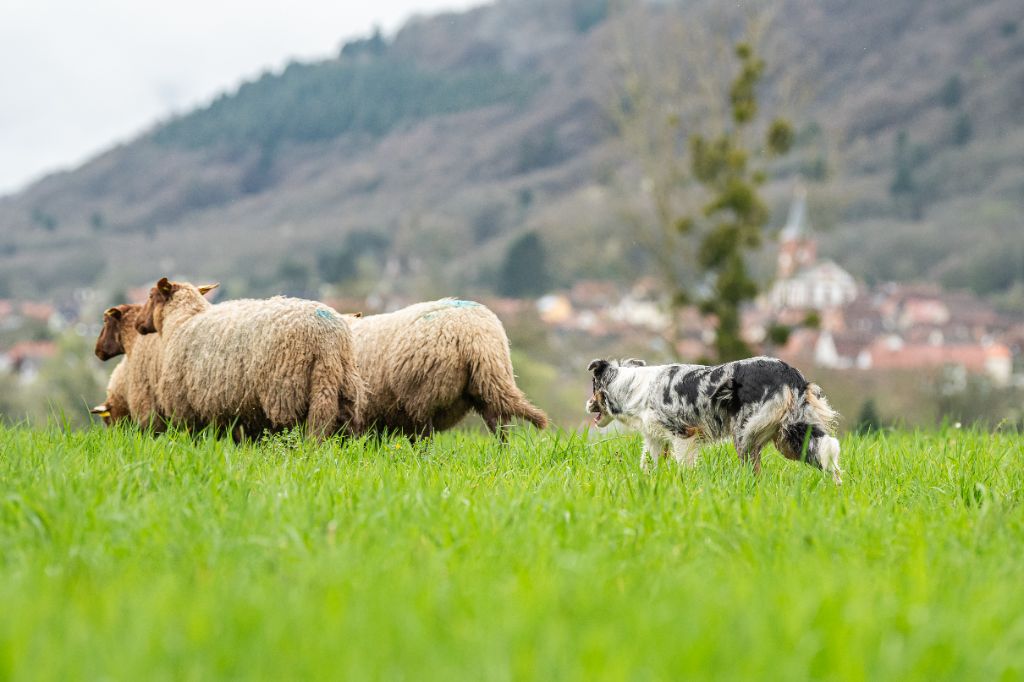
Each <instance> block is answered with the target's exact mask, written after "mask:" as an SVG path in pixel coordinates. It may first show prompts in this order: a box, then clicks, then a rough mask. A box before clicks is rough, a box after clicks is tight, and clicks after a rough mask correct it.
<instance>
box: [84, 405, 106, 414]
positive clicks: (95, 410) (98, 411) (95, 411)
mask: <svg viewBox="0 0 1024 682" xmlns="http://www.w3.org/2000/svg"><path fill="white" fill-rule="evenodd" d="M89 414H98V415H99V416H101V417H109V416H110V408H109V407H107V406H106V405H97V406H96V407H94V408H92V409H91V410H89Z"/></svg>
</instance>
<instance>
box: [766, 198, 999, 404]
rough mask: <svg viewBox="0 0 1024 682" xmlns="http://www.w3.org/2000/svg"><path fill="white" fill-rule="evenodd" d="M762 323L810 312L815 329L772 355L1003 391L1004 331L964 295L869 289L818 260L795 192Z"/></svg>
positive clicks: (995, 317)
mask: <svg viewBox="0 0 1024 682" xmlns="http://www.w3.org/2000/svg"><path fill="white" fill-rule="evenodd" d="M762 308H763V311H762V317H765V318H769V317H771V318H773V319H776V320H780V321H782V322H783V323H785V324H790V325H797V326H799V325H800V324H801V322H802V321H803V320H806V319H807V315H808V313H810V312H814V313H815V314H816V315H817V317H818V320H819V326H818V328H809V327H806V326H804V327H802V328H798V329H796V330H795V331H794V332H793V333H792V334H791V335H790V338H789V340H788V342H787V343H786V346H785V347H784V348H782V349H781V350H780V352H779V354H780V355H781V356H783V357H787V358H790V359H792V360H794V361H801V360H803V361H807V360H808V359H809V360H811V361H813V362H814V364H816V365H818V366H820V367H829V368H833V369H861V370H918V369H927V368H935V367H943V366H955V367H959V368H962V369H964V370H966V371H967V372H971V373H975V374H984V375H987V376H988V377H989V378H990V379H991V380H992V381H993V382H994V383H996V384H998V385H1006V384H1008V383H1009V382H1010V380H1011V378H1012V374H1013V353H1012V351H1011V347H1010V345H1008V343H1007V342H1005V341H1004V340H1003V339H1004V338H1005V334H1006V333H1007V332H1008V331H1009V330H1010V328H1011V326H1012V325H1011V324H1010V323H1009V322H1008V321H1007V320H1005V319H1004V318H1002V317H1001V316H1000V315H999V314H997V313H996V311H995V310H994V309H993V308H992V307H991V306H989V305H987V304H985V303H984V302H983V301H980V300H979V299H977V298H976V297H974V296H972V295H970V294H968V293H963V292H945V291H943V290H942V289H941V288H940V287H938V286H936V285H931V284H917V285H905V284H896V283H890V284H887V285H884V286H881V287H878V288H876V289H874V290H871V291H869V290H867V289H866V288H865V287H863V286H861V285H860V284H859V283H858V282H857V281H856V280H855V279H854V278H853V276H852V275H850V274H849V273H848V272H846V271H845V270H843V269H842V268H841V267H840V266H839V265H837V264H836V263H835V262H833V261H830V260H821V261H819V260H818V257H817V243H816V240H815V239H814V238H813V237H812V236H811V234H810V232H809V230H808V225H807V208H806V192H805V191H804V190H803V189H802V188H799V189H798V190H797V192H796V194H795V196H794V200H793V204H792V206H791V208H790V212H789V219H788V221H787V223H786V227H785V228H784V229H783V231H782V233H781V235H780V247H779V256H778V261H777V277H776V282H775V284H774V285H773V286H772V289H771V291H770V292H769V296H768V298H767V301H766V302H764V303H763V304H762Z"/></svg>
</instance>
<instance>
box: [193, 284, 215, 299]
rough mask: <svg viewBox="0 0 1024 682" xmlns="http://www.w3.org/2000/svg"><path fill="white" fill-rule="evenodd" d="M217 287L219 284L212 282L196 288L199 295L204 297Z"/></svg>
mask: <svg viewBox="0 0 1024 682" xmlns="http://www.w3.org/2000/svg"><path fill="white" fill-rule="evenodd" d="M219 286H220V282H214V283H213V284H202V285H200V286H198V287H196V288H197V289H199V293H200V294H203V295H204V296H205V295H206V294H208V293H209V292H211V291H213V290H214V289H216V288H217V287H219Z"/></svg>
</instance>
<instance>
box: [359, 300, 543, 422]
mask: <svg viewBox="0 0 1024 682" xmlns="http://www.w3.org/2000/svg"><path fill="white" fill-rule="evenodd" d="M347 317H348V318H349V324H350V325H351V326H352V333H353V335H354V336H355V342H356V354H357V357H358V360H359V371H360V373H361V374H362V376H363V380H364V381H365V382H366V386H367V392H368V394H369V395H368V397H367V406H366V411H365V413H364V424H365V425H366V426H367V427H369V426H371V425H373V426H374V427H375V428H377V429H383V430H393V431H399V432H402V433H405V434H407V435H410V436H413V437H416V436H429V435H431V434H432V433H433V432H434V431H443V430H445V429H448V428H451V427H452V426H455V425H456V424H457V423H458V422H459V421H460V420H461V419H462V418H463V417H464V416H465V415H466V412H468V411H469V410H470V409H474V410H476V411H477V412H478V413H479V414H480V415H481V416H482V417H483V419H484V421H485V422H486V423H487V426H488V428H489V429H490V430H491V431H492V432H497V433H499V434H500V435H501V436H502V437H504V430H503V429H502V427H503V426H504V425H505V424H506V423H508V422H510V421H511V420H512V419H513V418H516V417H518V418H521V419H525V420H527V421H530V422H532V423H533V424H535V425H536V426H537V427H538V428H544V427H545V426H546V425H547V423H548V419H547V416H546V415H545V414H544V412H542V411H541V410H540V409H538V408H536V407H534V406H533V405H531V404H530V402H529V401H528V400H527V399H526V396H525V395H523V393H522V391H520V390H519V387H518V386H516V382H515V375H514V374H513V371H512V359H511V357H510V355H509V343H508V337H507V336H506V335H505V328H504V327H502V325H501V321H500V320H499V319H498V318H497V316H496V315H495V314H494V313H493V312H491V311H490V310H488V309H487V308H486V307H484V306H482V305H480V304H479V303H475V302H472V301H460V300H455V299H442V300H439V301H430V302H426V303H417V304H415V305H411V306H408V307H407V308H402V309H401V310H398V311H396V312H393V313H386V314H383V315H371V316H368V317H361V316H359V315H349V316H347Z"/></svg>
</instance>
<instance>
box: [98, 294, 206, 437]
mask: <svg viewBox="0 0 1024 682" xmlns="http://www.w3.org/2000/svg"><path fill="white" fill-rule="evenodd" d="M208 290H209V289H206V290H205V291H208ZM205 291H204V292H203V293H205ZM141 312H142V306H141V305H135V304H124V305H119V306H115V307H113V308H109V309H108V310H107V311H106V312H105V313H103V328H102V329H101V330H100V335H99V337H98V338H97V339H96V357H98V358H99V359H100V360H103V361H106V360H109V359H110V358H113V357H116V356H118V355H122V354H123V355H125V359H124V360H123V361H122V362H121V363H120V364H119V365H118V366H117V367H116V368H115V369H114V372H113V373H112V374H111V375H110V382H109V383H108V384H107V403H106V407H108V408H113V409H111V410H109V411H110V412H111V414H110V422H114V421H117V419H118V417H116V416H115V412H116V411H117V410H118V409H120V403H121V402H122V401H123V404H124V406H125V407H126V408H127V411H128V414H129V415H130V416H131V419H132V421H134V422H135V423H136V424H138V425H140V426H151V427H152V428H153V429H155V430H157V431H160V430H162V429H163V428H164V424H163V420H162V419H161V418H160V413H159V410H158V409H157V396H156V390H157V383H158V382H159V380H160V370H161V357H160V347H161V343H160V339H159V338H158V337H156V336H143V335H142V334H140V333H139V331H138V329H136V324H137V323H138V320H139V316H140V314H141ZM101 416H102V415H101ZM104 421H107V420H106V419H104Z"/></svg>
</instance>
